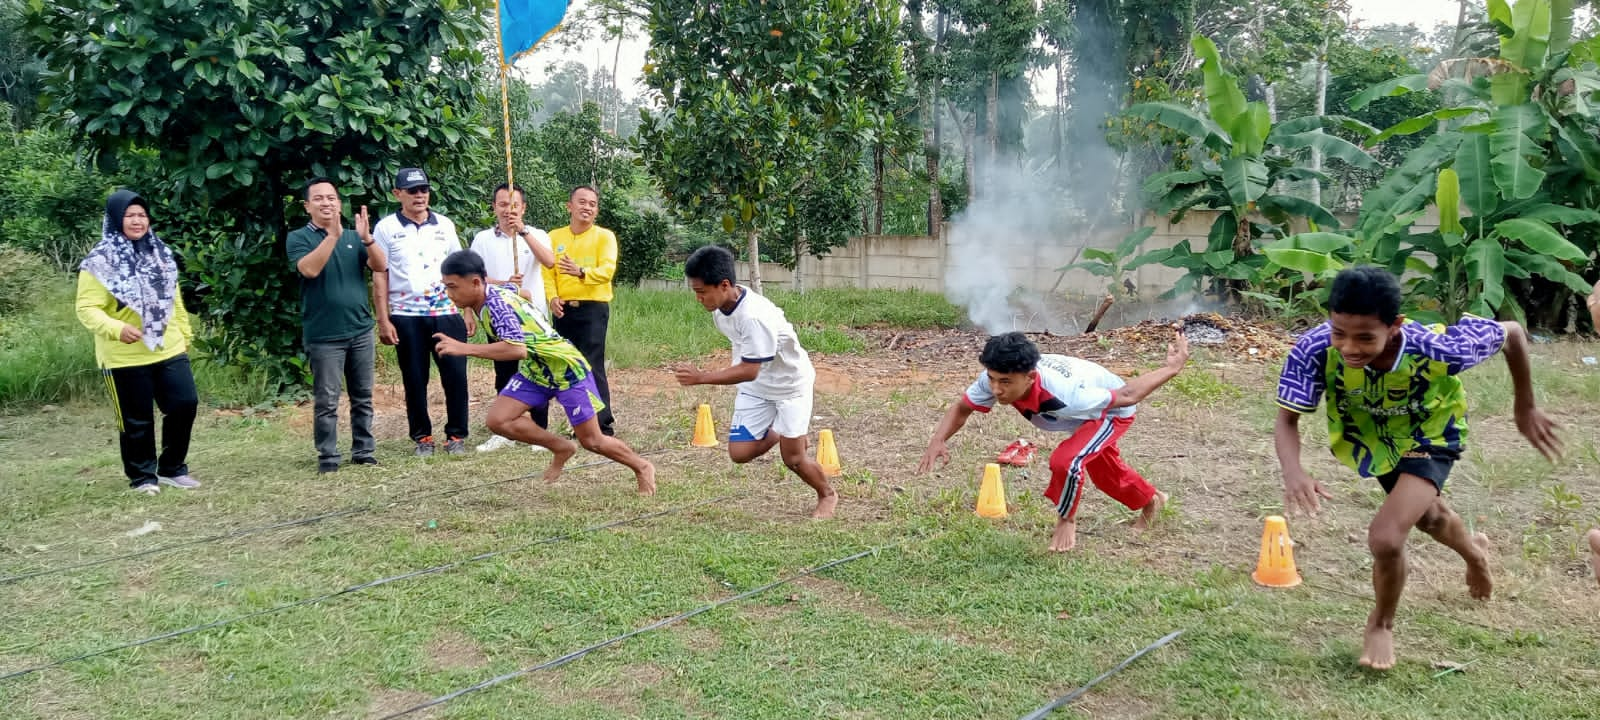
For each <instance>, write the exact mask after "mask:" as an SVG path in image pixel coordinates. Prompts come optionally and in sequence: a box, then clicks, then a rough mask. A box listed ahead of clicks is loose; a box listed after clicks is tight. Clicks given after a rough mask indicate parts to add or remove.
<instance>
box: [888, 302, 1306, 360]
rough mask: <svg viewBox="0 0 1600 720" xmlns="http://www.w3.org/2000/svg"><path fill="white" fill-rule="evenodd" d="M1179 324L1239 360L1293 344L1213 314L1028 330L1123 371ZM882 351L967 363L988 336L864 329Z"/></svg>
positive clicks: (1058, 348)
mask: <svg viewBox="0 0 1600 720" xmlns="http://www.w3.org/2000/svg"><path fill="white" fill-rule="evenodd" d="M1175 327H1182V328H1183V333H1184V336H1185V337H1187V338H1188V339H1189V345H1190V347H1191V349H1200V348H1205V349H1208V350H1210V351H1211V352H1212V353H1214V354H1217V355H1221V356H1224V357H1225V358H1227V359H1231V360H1237V361H1241V362H1258V363H1269V362H1270V363H1276V362H1279V361H1281V360H1282V358H1283V356H1284V354H1285V353H1287V352H1288V351H1289V348H1290V347H1291V346H1292V345H1293V344H1294V337H1293V336H1292V335H1290V334H1289V332H1288V331H1286V330H1284V329H1283V328H1279V327H1274V326H1272V325H1269V324H1266V323H1260V322H1255V321H1251V320H1247V319H1244V318H1237V317H1224V316H1222V315H1218V314H1216V313H1197V314H1194V315H1186V316H1184V317H1183V318H1181V319H1179V320H1177V321H1168V320H1147V321H1145V322H1141V323H1138V324H1135V325H1128V326H1126V327H1120V328H1117V329H1115V330H1107V331H1104V332H1095V333H1089V334H1085V335H1056V334H1054V333H1047V332H1046V333H1028V337H1029V338H1030V339H1032V340H1033V341H1034V342H1035V343H1037V344H1038V346H1039V350H1040V352H1045V353H1055V354H1060V355H1073V356H1076V357H1081V358H1086V359H1089V360H1093V361H1095V362H1099V363H1101V364H1103V365H1106V366H1107V367H1111V368H1113V369H1115V370H1117V371H1118V372H1122V370H1123V369H1126V368H1127V367H1129V366H1130V365H1132V364H1136V363H1141V362H1148V361H1150V360H1152V359H1159V358H1161V357H1164V356H1165V355H1166V352H1167V344H1168V343H1169V342H1171V341H1172V331H1173V329H1174V328H1175ZM866 332H867V333H868V337H869V338H870V339H871V340H873V341H875V342H876V343H877V345H878V347H880V348H881V349H883V350H884V351H886V352H889V353H891V354H898V355H899V356H900V357H901V358H902V359H904V360H905V361H907V362H915V363H919V364H929V365H939V364H943V363H945V362H953V363H957V364H961V365H971V364H972V363H974V362H976V360H977V357H978V354H979V353H980V352H982V351H983V344H984V342H986V341H987V340H988V338H989V335H988V333H986V332H984V331H982V330H970V329H957V330H868V331H866Z"/></svg>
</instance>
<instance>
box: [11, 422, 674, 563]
mask: <svg viewBox="0 0 1600 720" xmlns="http://www.w3.org/2000/svg"><path fill="white" fill-rule="evenodd" d="M667 450H668V448H658V449H655V450H649V451H646V452H641V453H639V455H640V456H649V455H659V454H661V453H664V452H666V451H667ZM610 462H611V461H610V460H596V461H593V462H587V463H580V464H578V465H573V466H571V467H569V468H565V470H582V469H584V468H591V467H595V466H598V465H605V464H608V463H610ZM542 474H543V473H542V472H538V473H530V474H527V475H519V476H517V477H514V478H507V479H505V480H492V481H489V482H486V483H479V484H477V485H468V486H466V487H459V488H454V489H451V490H440V491H437V492H429V493H413V494H411V495H402V496H400V497H397V498H393V499H390V500H388V501H386V502H382V503H377V504H367V505H356V506H352V507H348V508H345V509H343V510H335V511H333V512H330V513H323V514H321V515H313V516H311V517H307V518H300V519H299V520H285V521H283V522H278V523H273V524H271V525H260V526H257V527H252V528H244V529H242V530H234V531H232V532H226V533H222V534H220V535H211V536H209V537H203V538H197V539H194V540H184V541H183V542H176V543H172V544H170V545H162V546H160V547H154V548H150V549H148V550H140V551H138V552H132V553H128V554H126V555H113V556H111V557H108V558H101V559H99V560H89V561H87V562H81V563H77V564H73V565H63V566H61V567H55V568H46V569H44V570H33V571H30V572H25V573H18V574H16V575H8V576H5V577H0V585H6V584H9V583H14V582H18V581H21V580H27V579H30V578H36V577H43V576H45V575H57V574H60V573H66V572H74V571H77V570H83V569H86V568H92V567H97V566H100V565H106V564H110V563H114V562H119V561H122V560H132V559H134V558H141V557H148V556H150V555H158V554H160V553H164V552H171V551H173V550H180V549H182V548H186V547H194V546H195V545H205V544H207V543H213V542H218V541H221V540H232V539H235V538H242V537H249V536H251V535H260V534H262V533H268V532H273V531H276V530H287V529H289V528H292V527H300V526H302V525H312V524H315V523H319V522H322V521H324V520H332V519H334V518H341V517H349V516H351V515H361V514H363V513H369V512H377V511H379V510H387V509H389V508H392V507H395V506H397V505H405V504H409V503H414V502H417V501H419V500H428V499H431V498H440V497H448V496H450V495H456V494H459V493H464V492H468V491H470V490H481V489H483V488H486V487H493V486H495V485H505V484H507V483H514V482H517V481H520V480H528V479H531V478H534V477H538V476H540V475H542Z"/></svg>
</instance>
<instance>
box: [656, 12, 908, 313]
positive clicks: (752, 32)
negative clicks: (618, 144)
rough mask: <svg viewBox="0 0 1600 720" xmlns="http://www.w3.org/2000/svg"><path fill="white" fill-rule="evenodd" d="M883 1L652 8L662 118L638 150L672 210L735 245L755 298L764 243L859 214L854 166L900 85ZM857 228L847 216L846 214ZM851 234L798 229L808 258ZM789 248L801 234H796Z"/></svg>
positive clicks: (858, 168) (886, 118) (859, 173)
mask: <svg viewBox="0 0 1600 720" xmlns="http://www.w3.org/2000/svg"><path fill="white" fill-rule="evenodd" d="M896 10H897V7H896V5H895V4H894V3H891V2H888V0H876V1H875V2H860V3H857V2H852V1H850V0H766V1H762V0H731V1H730V2H725V3H717V4H710V5H708V4H706V3H702V2H697V1H695V0H653V2H652V3H651V5H650V22H649V27H650V40H651V47H650V53H649V64H648V65H646V72H645V79H646V82H647V83H648V84H649V86H650V87H651V88H652V89H653V90H655V91H656V92H657V93H659V94H660V96H661V104H662V109H661V113H660V114H659V115H656V116H647V117H644V118H643V119H642V120H643V122H642V124H641V127H640V132H639V137H638V140H637V142H638V143H639V145H640V148H641V152H640V155H641V156H642V157H643V158H644V160H645V164H646V166H647V167H648V168H649V170H650V173H651V174H652V175H653V176H654V177H655V178H656V179H657V180H658V181H659V182H660V184H661V188H662V191H663V194H664V195H665V197H666V200H667V202H668V204H669V206H670V207H671V208H672V210H673V211H674V212H675V213H677V214H678V215H679V216H680V217H682V218H683V219H685V220H686V221H689V222H693V221H695V220H698V219H702V218H716V219H719V220H720V221H721V223H722V225H723V228H724V230H726V231H727V232H730V233H731V232H735V231H736V230H737V231H739V232H741V233H742V234H743V235H744V236H745V238H746V240H747V242H748V253H747V254H748V259H749V260H750V262H751V263H752V272H751V273H750V280H751V282H752V284H753V285H755V286H757V287H759V285H760V275H759V260H760V258H761V250H760V245H761V238H762V235H763V234H765V233H768V232H773V233H781V232H783V225H785V224H786V223H790V222H796V220H795V219H796V218H802V219H803V218H808V217H809V218H825V217H832V215H831V214H830V213H827V212H822V209H823V208H835V207H838V206H839V205H840V204H841V203H839V198H840V197H841V196H842V197H845V198H847V199H848V200H849V201H850V203H849V206H850V207H852V208H855V207H859V204H857V203H858V202H859V198H860V192H861V190H860V188H861V187H862V186H863V185H864V184H865V182H866V180H867V179H866V177H865V173H864V172H863V165H862V163H861V162H860V159H861V158H862V156H863V154H864V153H865V152H866V151H867V149H868V148H869V147H871V144H872V143H873V142H874V141H875V140H876V139H877V137H878V136H879V134H880V133H882V132H883V130H884V128H885V127H886V126H887V124H888V123H889V122H890V120H891V117H890V115H889V113H888V112H887V111H886V108H887V107H888V106H889V104H890V103H891V102H892V98H893V97H894V96H895V94H896V93H898V92H899V90H900V86H901V83H902V80H903V79H902V76H901V70H900V59H899V47H898V45H897V43H896V29H897V25H898V19H897V17H896ZM852 215H853V213H852ZM853 226H854V223H840V224H838V225H833V224H831V223H829V224H827V225H825V226H822V227H816V226H813V224H811V223H805V224H804V229H805V230H806V233H807V234H806V242H807V244H808V249H811V250H813V251H823V250H825V249H826V248H827V247H830V246H831V245H832V244H835V243H839V242H842V241H843V240H844V239H846V238H847V237H848V235H849V232H850V230H851V229H853ZM797 235H798V233H797Z"/></svg>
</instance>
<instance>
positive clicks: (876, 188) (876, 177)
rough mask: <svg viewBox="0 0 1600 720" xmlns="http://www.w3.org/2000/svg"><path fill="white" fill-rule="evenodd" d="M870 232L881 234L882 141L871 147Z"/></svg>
mask: <svg viewBox="0 0 1600 720" xmlns="http://www.w3.org/2000/svg"><path fill="white" fill-rule="evenodd" d="M872 234H873V235H882V234H883V143H882V142H880V143H878V145H877V147H874V148H873V149H872Z"/></svg>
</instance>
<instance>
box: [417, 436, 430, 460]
mask: <svg viewBox="0 0 1600 720" xmlns="http://www.w3.org/2000/svg"><path fill="white" fill-rule="evenodd" d="M414 454H415V455H416V456H417V457H432V456H433V436H432V435H429V436H427V437H425V438H423V439H421V440H418V441H417V449H416V451H415V452H414Z"/></svg>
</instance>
